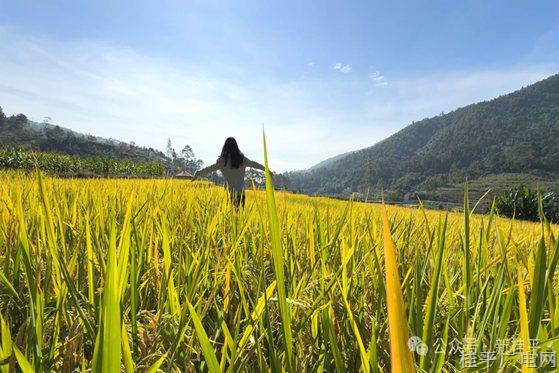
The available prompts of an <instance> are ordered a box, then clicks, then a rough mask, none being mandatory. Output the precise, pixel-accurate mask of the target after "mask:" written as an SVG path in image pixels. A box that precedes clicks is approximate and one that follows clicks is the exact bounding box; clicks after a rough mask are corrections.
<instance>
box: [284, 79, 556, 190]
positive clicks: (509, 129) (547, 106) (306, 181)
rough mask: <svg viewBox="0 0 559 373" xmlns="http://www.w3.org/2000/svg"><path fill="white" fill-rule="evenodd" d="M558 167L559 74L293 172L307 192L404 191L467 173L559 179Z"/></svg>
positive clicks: (294, 183) (500, 179) (504, 179)
mask: <svg viewBox="0 0 559 373" xmlns="http://www.w3.org/2000/svg"><path fill="white" fill-rule="evenodd" d="M319 166H320V167H319ZM557 175H559V75H553V76H551V77H549V78H547V79H545V80H542V81H540V82H538V83H535V84H533V85H530V86H528V87H525V88H522V89H520V90H518V91H515V92H513V93H510V94H507V95H504V96H500V97H498V98H496V99H493V100H490V101H484V102H480V103H477V104H472V105H469V106H466V107H463V108H460V109H457V110H455V111H453V112H451V113H448V114H442V115H439V116H436V117H433V118H428V119H423V120H420V121H418V122H413V123H412V124H410V125H409V126H407V127H405V128H404V129H402V130H400V131H399V132H397V133H395V134H394V135H392V136H390V137H388V138H387V139H385V140H383V141H381V142H379V143H377V144H375V145H373V146H371V147H368V148H365V149H361V150H357V151H354V152H351V153H349V154H346V155H340V156H337V157H333V158H331V159H330V160H327V161H325V162H322V163H321V164H318V165H317V166H315V167H313V168H311V169H310V170H306V171H296V172H290V173H287V176H288V177H289V180H290V188H291V189H293V190H295V191H299V192H302V193H307V194H326V195H336V196H343V195H347V194H349V193H352V192H359V193H367V191H373V192H375V191H376V192H378V191H380V190H381V189H384V190H388V191H392V192H393V193H394V194H396V195H398V196H400V197H401V196H403V195H405V194H407V193H408V192H420V191H434V190H437V189H438V188H445V187H453V186H456V184H457V183H461V182H463V181H464V180H466V178H468V179H469V180H476V179H479V180H483V181H484V185H485V186H489V187H493V186H495V187H497V188H499V187H503V186H506V185H508V181H510V180H515V181H514V182H512V181H511V182H512V183H517V182H518V180H522V181H523V182H528V183H535V182H536V181H538V182H539V183H540V184H545V183H546V182H548V183H549V182H551V183H553V182H554V181H557ZM491 180H493V182H491Z"/></svg>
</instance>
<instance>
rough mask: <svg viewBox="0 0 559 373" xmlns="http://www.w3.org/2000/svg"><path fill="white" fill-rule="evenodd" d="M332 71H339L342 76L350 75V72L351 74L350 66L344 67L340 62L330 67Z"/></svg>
mask: <svg viewBox="0 0 559 373" xmlns="http://www.w3.org/2000/svg"><path fill="white" fill-rule="evenodd" d="M332 69H334V70H336V71H339V72H341V73H343V74H347V73H350V72H351V66H350V65H344V64H343V63H341V62H338V63H336V64H334V65H333V66H332Z"/></svg>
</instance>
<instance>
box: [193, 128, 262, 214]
mask: <svg viewBox="0 0 559 373" xmlns="http://www.w3.org/2000/svg"><path fill="white" fill-rule="evenodd" d="M247 167H252V168H256V169H258V170H262V171H264V166H262V165H261V164H260V163H258V162H254V161H251V160H250V159H248V158H247V157H245V155H244V154H243V153H242V152H241V151H240V150H239V146H238V145H237V141H236V140H235V139H234V138H233V137H228V138H227V140H225V144H223V148H222V149H221V155H220V156H219V157H218V158H217V161H216V162H215V163H214V164H213V165H211V166H209V167H206V168H204V169H201V170H200V171H197V172H196V173H195V174H194V178H193V179H194V180H196V179H197V178H199V177H202V176H204V175H207V174H209V173H211V172H213V171H217V170H219V171H221V173H222V174H223V178H224V179H225V185H226V187H227V189H228V190H229V196H230V197H231V202H233V204H234V205H235V207H238V206H239V205H241V206H243V207H244V205H245V168H247Z"/></svg>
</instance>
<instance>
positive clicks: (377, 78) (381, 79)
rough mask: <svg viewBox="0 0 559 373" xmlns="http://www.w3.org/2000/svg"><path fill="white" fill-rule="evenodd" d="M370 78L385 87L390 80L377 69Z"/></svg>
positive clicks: (377, 84) (378, 85)
mask: <svg viewBox="0 0 559 373" xmlns="http://www.w3.org/2000/svg"><path fill="white" fill-rule="evenodd" d="M369 79H371V80H372V81H373V82H374V83H375V86H377V87H384V86H387V85H388V82H387V81H386V80H385V79H384V75H381V73H380V72H378V71H375V72H373V73H372V74H371V75H369Z"/></svg>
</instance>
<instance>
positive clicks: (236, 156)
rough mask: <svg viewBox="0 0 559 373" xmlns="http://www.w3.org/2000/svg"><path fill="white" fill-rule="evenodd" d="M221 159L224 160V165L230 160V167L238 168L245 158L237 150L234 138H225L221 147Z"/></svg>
mask: <svg viewBox="0 0 559 373" xmlns="http://www.w3.org/2000/svg"><path fill="white" fill-rule="evenodd" d="M221 159H223V160H224V161H225V165H227V162H229V161H230V162H231V167H233V168H239V167H240V166H241V163H243V161H244V159H245V155H244V154H243V153H242V152H241V151H240V150H239V146H238V145H237V140H235V138H233V137H228V138H227V140H225V144H223V148H222V149H221Z"/></svg>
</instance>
